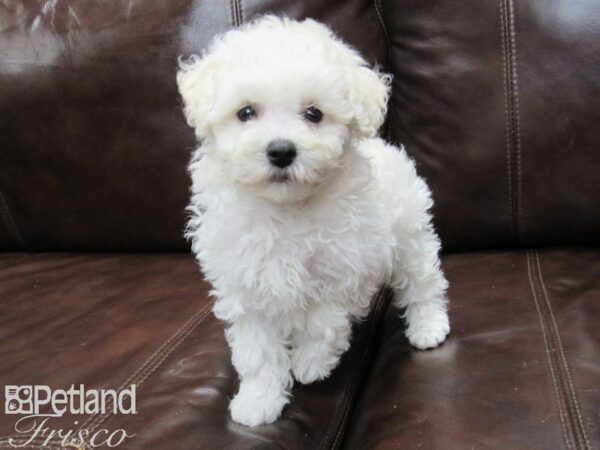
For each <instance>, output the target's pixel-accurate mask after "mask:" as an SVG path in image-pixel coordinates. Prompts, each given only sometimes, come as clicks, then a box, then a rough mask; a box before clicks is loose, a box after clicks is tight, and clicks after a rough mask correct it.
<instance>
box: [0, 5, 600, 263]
mask: <svg viewBox="0 0 600 450" xmlns="http://www.w3.org/2000/svg"><path fill="white" fill-rule="evenodd" d="M266 12H276V13H285V14H287V15H289V16H291V17H298V18H302V17H313V18H315V19H317V20H321V21H323V22H326V23H329V24H330V25H331V26H332V27H333V28H334V29H335V30H336V31H337V32H338V33H339V34H340V35H341V36H342V37H343V38H344V39H346V40H347V41H349V42H350V43H352V44H353V45H354V46H356V47H357V48H358V49H359V50H360V51H361V52H363V53H364V54H365V56H366V57H367V59H368V60H369V61H370V62H372V63H377V64H380V65H382V66H383V67H384V68H386V69H388V70H390V71H391V72H392V73H393V74H394V91H393V97H392V100H391V104H390V114H389V117H388V126H387V128H386V132H387V135H388V137H389V138H390V139H391V140H393V141H395V142H403V143H405V144H406V145H407V148H408V150H409V152H410V153H411V154H412V155H413V156H414V157H415V159H416V160H417V163H418V166H419V170H420V171H421V173H422V174H423V175H424V176H425V177H426V178H427V180H428V182H429V184H430V185H431V187H432V188H433V191H434V197H435V201H436V206H435V211H434V212H435V214H436V219H435V220H436V226H437V228H438V230H439V232H440V234H441V236H442V240H443V242H444V246H445V249H447V250H456V249H475V248H485V247H504V246H522V245H527V246H532V245H563V244H582V245H589V244H598V242H599V240H600V238H599V237H598V232H597V230H598V226H599V225H600V208H599V207H598V204H599V203H600V189H599V188H598V178H599V175H600V173H599V167H600V158H599V156H600V150H599V147H600V128H599V126H598V123H599V119H600V74H599V73H600V44H599V43H598V42H600V28H598V27H597V26H596V25H597V23H598V22H599V21H600V3H599V2H597V1H596V0H544V1H542V0H537V1H535V2H525V1H524V0H519V1H517V0H499V1H494V2H493V1H486V2H481V1H479V0H468V1H461V2H456V1H451V0H432V1H428V2H414V1H408V0H382V1H377V0H376V1H371V0H368V1H367V0H335V1H327V2H323V1H320V0H310V1H300V0H297V1H296V0H295V1H286V2H283V1H274V0H252V1H250V0H247V1H243V0H232V1H230V2H224V1H217V0H213V1H197V0H196V1H192V0H148V1H144V2H139V3H131V2H121V1H118V0H110V1H106V0H103V1H99V0H90V1H86V2H82V1H65V2H13V3H9V4H8V5H5V6H3V7H2V8H0V24H1V25H0V26H1V27H2V34H1V36H2V37H1V38H0V250H16V249H27V250H100V251H131V250H165V251H167V250H169V251H172V250H182V249H186V248H187V244H186V243H185V242H184V240H183V239H182V238H181V235H182V229H183V224H184V221H185V215H184V212H183V211H184V207H185V204H186V202H187V197H188V186H189V182H188V176H187V174H186V171H185V166H186V163H187V160H188V158H189V154H190V151H191V150H192V149H193V147H194V137H193V133H192V131H191V130H190V129H189V128H188V127H187V125H186V124H185V121H184V119H183V115H182V113H181V109H180V106H181V105H180V101H179V97H178V94H177V90H176V86H175V71H176V66H177V57H178V56H179V55H186V54H190V53H194V52H199V51H200V50H201V49H202V47H203V46H205V45H206V43H207V42H208V41H209V40H210V38H211V37H212V36H213V35H214V34H216V33H219V32H222V31H224V30H226V29H228V28H229V27H231V26H235V25H238V24H239V23H241V22H243V21H245V20H248V19H249V18H251V17H253V16H254V15H256V14H261V13H266Z"/></svg>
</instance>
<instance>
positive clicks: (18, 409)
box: [4, 385, 33, 414]
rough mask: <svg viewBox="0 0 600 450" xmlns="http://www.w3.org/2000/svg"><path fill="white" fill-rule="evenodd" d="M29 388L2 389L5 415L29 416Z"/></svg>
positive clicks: (30, 402) (30, 409)
mask: <svg viewBox="0 0 600 450" xmlns="http://www.w3.org/2000/svg"><path fill="white" fill-rule="evenodd" d="M31 392H32V390H31V386H14V385H8V386H5V387H4V399H5V402H6V403H5V408H4V411H5V413H6V414H30V413H31V412H32V407H33V405H32V399H31Z"/></svg>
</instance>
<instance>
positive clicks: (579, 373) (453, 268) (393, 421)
mask: <svg viewBox="0 0 600 450" xmlns="http://www.w3.org/2000/svg"><path fill="white" fill-rule="evenodd" d="M443 264H444V268H445V270H446V273H447V275H448V278H449V281H450V290H449V295H450V299H451V306H450V316H451V321H452V326H453V329H452V333H451V336H450V338H449V339H448V341H447V342H446V343H445V344H444V345H443V346H441V347H439V348H438V349H435V350H431V351H425V352H420V351H416V350H414V349H412V348H411V347H410V346H409V345H408V343H407V341H406V338H405V337H404V333H403V323H402V321H401V320H400V319H399V318H398V314H397V312H396V311H393V310H390V311H389V312H388V314H387V317H386V319H385V322H384V325H383V328H384V329H383V331H382V345H381V347H380V349H379V352H378V355H377V356H376V357H375V364H374V365H373V367H372V368H371V370H370V373H369V376H368V379H367V381H366V387H365V389H364V391H363V392H362V393H361V397H360V399H359V401H358V403H357V405H356V407H355V414H354V415H353V417H352V420H351V421H350V423H349V425H348V430H349V435H348V436H347V437H346V440H345V447H346V448H349V449H361V450H363V449H373V448H379V449H389V448H398V449H417V448H419V449H421V448H422V449H444V450H448V449H470V448H474V449H486V448H489V449H498V448H506V449H517V448H519V449H591V448H598V447H600V362H599V361H600V358H599V356H600V327H599V326H598V323H599V320H600V252H598V251H597V250H595V251H591V250H561V249H556V250H546V251H539V252H538V251H529V252H525V251H523V252H502V253H500V252H497V253H493V252H492V253H490V252H488V253H474V254H458V255H451V256H446V257H445V258H444V260H443Z"/></svg>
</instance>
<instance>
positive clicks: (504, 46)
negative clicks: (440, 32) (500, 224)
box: [500, 0, 515, 233]
mask: <svg viewBox="0 0 600 450" xmlns="http://www.w3.org/2000/svg"><path fill="white" fill-rule="evenodd" d="M504 1H505V0H500V32H501V34H502V79H503V82H504V127H505V133H506V176H507V179H508V205H509V213H510V222H511V228H512V232H513V233H514V214H515V212H514V207H513V193H512V190H513V189H512V154H511V139H510V136H511V135H510V120H509V117H510V113H509V109H510V108H509V94H508V91H509V73H508V69H507V67H508V64H507V61H508V45H507V40H506V14H505V12H504V8H505V6H504Z"/></svg>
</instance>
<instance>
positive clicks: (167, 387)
mask: <svg viewBox="0 0 600 450" xmlns="http://www.w3.org/2000/svg"><path fill="white" fill-rule="evenodd" d="M208 291H209V286H208V285H207V284H206V283H205V282H204V281H203V280H202V276H201V274H200V271H199V269H198V266H197V264H196V263H195V261H194V260H193V258H192V257H191V256H190V255H186V254H159V255H156V254H155V255H153V254H120V255H92V254H23V253H13V254H7V253H5V254H0V361H1V364H0V385H1V386H6V385H48V386H50V387H51V388H53V389H68V388H69V387H70V386H71V385H72V384H74V385H76V386H78V385H80V384H83V385H85V388H86V389H90V388H106V389H117V388H120V387H128V386H130V385H131V384H135V385H136V389H137V392H136V393H137V397H136V406H137V414H134V415H119V414H116V415H115V414H111V413H108V414H90V415H83V416H82V415H77V416H75V415H72V414H65V415H64V416H62V417H53V418H50V419H49V422H48V424H47V425H48V427H50V428H52V429H63V430H70V429H75V430H78V429H80V428H85V429H87V430H89V431H90V433H91V432H93V431H99V430H107V432H114V431H115V430H119V429H123V430H125V431H126V432H127V433H128V434H131V435H135V436H134V437H133V438H131V439H127V440H126V441H125V442H124V443H123V444H122V446H119V447H120V448H128V449H134V448H138V449H166V448H168V449H190V448H211V449H212V448H228V449H230V448H259V447H262V446H266V447H281V448H286V449H291V448H319V447H321V448H330V447H331V445H332V444H333V443H334V442H337V443H340V442H341V438H342V436H343V435H344V429H345V424H346V423H347V421H348V419H349V417H350V415H351V414H350V413H351V411H352V405H353V400H354V398H355V396H356V394H357V392H358V390H359V387H360V386H361V384H362V380H363V376H364V374H365V371H366V370H365V369H366V368H367V367H368V366H369V365H370V362H371V356H372V355H374V354H375V351H374V348H373V347H374V346H375V344H376V342H377V338H378V335H377V330H378V329H380V328H381V327H380V326H379V324H380V323H379V321H380V320H381V319H383V317H384V316H385V311H386V309H387V305H388V304H389V300H390V296H389V293H388V292H387V291H384V290H382V291H381V292H380V294H379V295H378V296H377V298H376V299H375V301H374V303H375V308H374V314H372V315H371V316H370V317H369V318H368V319H367V320H366V321H365V322H364V323H362V324H361V326H359V327H357V328H356V330H355V335H354V339H353V344H352V348H351V350H350V351H349V352H348V353H347V354H346V355H344V357H343V359H342V362H341V364H340V366H339V367H338V369H337V370H335V372H334V373H333V375H332V376H331V377H330V378H329V379H328V380H326V381H324V382H322V383H317V384H314V385H311V386H297V387H295V389H294V400H293V402H292V404H291V405H289V406H288V407H286V409H285V411H284V414H283V418H282V419H281V420H279V421H278V422H277V423H276V424H273V425H269V426H263V427H258V428H254V429H250V428H246V427H244V426H241V425H238V424H236V423H234V422H232V421H231V420H230V419H229V416H228V413H227V405H228V402H229V399H230V398H231V397H232V396H233V395H234V394H235V392H236V389H237V384H236V383H237V381H236V375H235V372H234V370H233V368H232V366H231V364H230V358H229V349H228V347H227V344H226V342H225V339H224V335H223V324H222V323H220V322H219V321H217V320H216V319H215V318H214V317H213V316H212V314H211V312H210V307H211V302H210V300H209V297H208ZM41 412H44V411H41ZM19 417H21V416H17V415H13V414H4V411H3V413H2V415H0V448H4V447H9V442H8V439H9V438H10V437H11V436H13V437H14V436H18V434H17V433H16V432H15V422H16V420H17V419H18V418H19ZM75 422H77V423H75ZM46 437H47V435H44V436H37V437H36V439H34V440H32V441H31V442H30V443H31V444H32V446H35V447H36V448H39V447H40V446H41V445H42V444H44V441H45V440H46ZM101 437H102V436H101ZM101 437H100V440H101ZM28 440H29V435H26V436H25V437H24V436H21V437H20V439H18V440H17V441H14V442H15V443H17V444H21V445H22V444H23V443H24V442H26V441H28ZM60 441H61V439H59V438H57V437H56V436H55V437H53V438H51V439H49V441H48V442H47V444H49V445H51V446H53V447H54V448H56V447H57V446H59V445H60ZM119 447H117V448H119Z"/></svg>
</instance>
